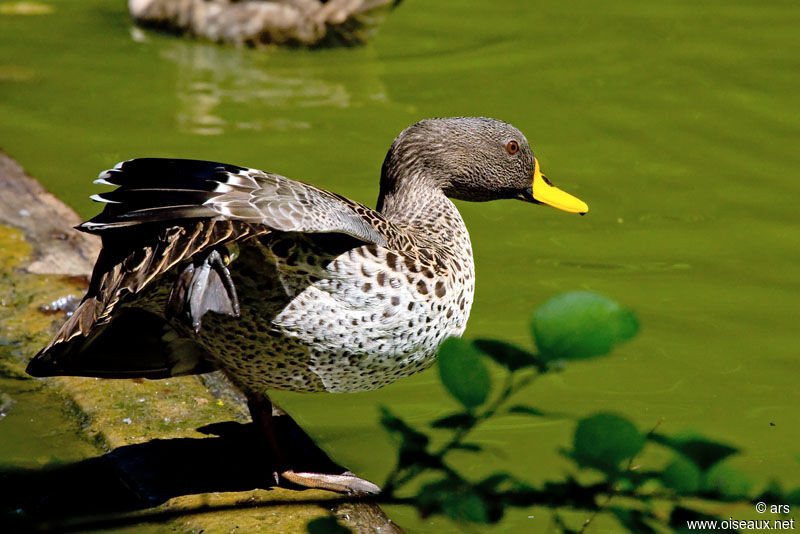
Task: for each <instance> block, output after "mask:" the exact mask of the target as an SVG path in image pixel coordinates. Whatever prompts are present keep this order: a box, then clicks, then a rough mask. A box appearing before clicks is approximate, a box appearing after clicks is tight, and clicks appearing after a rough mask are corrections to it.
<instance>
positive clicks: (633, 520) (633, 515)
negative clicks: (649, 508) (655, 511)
mask: <svg viewBox="0 0 800 534" xmlns="http://www.w3.org/2000/svg"><path fill="white" fill-rule="evenodd" d="M608 511H609V512H611V513H612V514H614V516H615V517H616V518H617V521H619V522H620V523H621V524H622V525H623V526H624V527H625V528H627V529H628V532H637V533H639V534H650V533H655V532H656V531H655V530H654V529H653V527H651V526H650V524H648V523H647V521H646V519H649V517H648V516H647V515H646V514H645V513H644V512H642V511H641V510H635V509H630V508H620V507H615V506H612V507H610V508H609V509H608Z"/></svg>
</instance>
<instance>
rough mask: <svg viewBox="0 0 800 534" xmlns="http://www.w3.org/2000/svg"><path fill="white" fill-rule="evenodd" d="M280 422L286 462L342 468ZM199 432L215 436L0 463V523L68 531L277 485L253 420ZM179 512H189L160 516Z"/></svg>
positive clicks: (325, 469)
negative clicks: (24, 465)
mask: <svg viewBox="0 0 800 534" xmlns="http://www.w3.org/2000/svg"><path fill="white" fill-rule="evenodd" d="M278 419H279V420H280V419H284V418H278ZM287 419H288V418H287ZM280 423H281V424H282V425H283V426H284V428H283V429H281V433H280V435H281V436H282V437H287V439H292V444H291V446H288V447H286V449H285V450H287V451H292V453H293V457H292V458H289V460H290V461H291V462H293V463H294V462H297V463H296V464H295V465H297V468H298V469H301V470H316V471H323V472H331V473H340V472H342V471H344V469H343V468H342V467H340V466H338V465H336V464H335V463H334V462H333V461H331V460H330V459H329V458H328V457H327V456H325V454H324V453H322V451H321V450H320V449H319V448H317V447H316V445H314V444H313V442H311V440H310V438H308V437H307V436H306V435H305V434H303V433H302V431H299V427H297V426H296V424H295V423H294V421H291V420H288V421H280ZM286 427H288V428H286ZM292 427H294V428H292ZM295 429H296V430H297V431H299V434H298V433H297V432H296V431H295ZM198 431H200V432H202V433H204V434H208V435H211V436H214V437H208V438H179V439H168V440H160V439H155V440H151V441H148V442H146V443H140V444H135V445H126V446H123V447H118V448H117V449H115V450H113V451H111V452H109V453H107V454H104V455H103V456H99V457H96V458H90V459H87V460H83V461H80V462H77V463H73V464H68V465H58V464H57V465H53V464H51V465H47V466H44V467H42V468H33V469H31V468H28V469H20V468H12V469H2V468H0V502H2V504H0V523H2V524H4V525H8V526H11V530H10V531H14V532H17V531H37V530H39V531H50V530H57V531H61V530H72V529H70V528H68V527H69V525H70V524H71V523H73V522H75V521H77V522H79V523H82V524H84V525H86V526H88V524H90V523H92V518H102V517H109V516H113V515H120V514H126V513H130V512H135V511H140V510H146V509H148V508H152V507H154V506H157V505H159V504H162V503H164V502H166V501H168V500H169V499H171V498H173V497H178V496H182V495H192V494H200V493H210V492H236V491H247V490H252V489H256V488H263V489H269V488H271V487H273V486H275V479H274V477H273V474H272V473H273V471H274V470H275V468H276V465H275V463H274V461H273V459H272V458H270V457H269V456H268V454H269V452H268V449H267V448H266V447H264V446H263V445H261V442H259V441H258V440H256V439H253V437H254V436H255V435H256V431H255V429H254V428H253V425H252V424H241V423H236V422H226V423H216V424H212V425H207V426H204V427H202V428H199V429H198ZM265 455H266V456H265ZM282 482H283V481H282ZM293 489H302V488H296V487H294V488H293ZM281 503H282V501H276V503H275V504H281ZM181 513H186V512H181V511H174V512H170V513H167V514H164V515H165V516H171V517H174V516H177V515H180V514H181ZM168 518H169V517H164V519H168ZM87 520H88V523H87ZM105 522H106V521H100V522H99V523H105ZM112 522H113V521H112ZM125 522H127V521H122V523H125ZM97 526H100V524H98V525H97ZM106 526H107V525H106ZM7 532H8V531H7Z"/></svg>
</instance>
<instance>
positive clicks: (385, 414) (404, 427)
mask: <svg viewBox="0 0 800 534" xmlns="http://www.w3.org/2000/svg"><path fill="white" fill-rule="evenodd" d="M381 424H382V425H383V427H384V428H385V429H386V430H388V431H389V432H392V433H395V434H399V435H400V437H401V439H402V441H403V445H404V446H408V447H411V448H417V449H425V447H427V446H428V439H429V438H428V436H426V435H425V434H423V433H422V432H420V431H418V430H415V429H414V428H412V427H410V426H408V424H406V422H405V421H403V420H402V419H400V418H399V417H397V416H395V415H394V414H392V413H391V412H390V411H389V410H387V409H386V408H384V407H381Z"/></svg>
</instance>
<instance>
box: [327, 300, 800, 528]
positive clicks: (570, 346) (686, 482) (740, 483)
mask: <svg viewBox="0 0 800 534" xmlns="http://www.w3.org/2000/svg"><path fill="white" fill-rule="evenodd" d="M638 328H639V327H638V321H637V319H636V317H635V315H634V313H633V312H632V311H630V310H628V309H626V308H624V307H623V306H621V305H620V304H618V303H617V302H615V301H613V300H611V299H609V298H607V297H604V296H602V295H598V294H596V293H592V292H571V293H566V294H563V295H560V296H557V297H555V298H553V299H552V300H550V301H548V302H547V303H545V304H544V305H542V306H541V307H539V308H538V309H537V310H536V311H535V313H534V314H533V316H532V318H531V330H532V335H533V338H534V342H535V346H536V351H535V352H532V351H529V350H526V349H524V348H520V347H518V346H515V345H512V344H510V343H506V342H504V341H499V340H494V339H478V340H474V341H472V342H470V341H466V340H463V339H449V340H447V341H446V342H445V343H444V344H443V345H442V347H441V349H440V351H439V359H438V365H439V374H440V377H441V381H442V384H443V385H444V387H445V388H446V389H447V391H448V392H449V393H450V395H451V396H452V397H454V398H455V399H456V400H457V401H458V402H459V404H460V405H461V407H460V409H459V410H458V411H456V412H454V413H451V414H449V415H447V416H445V417H442V418H439V419H437V420H436V421H433V422H431V423H430V424H429V426H430V428H431V429H444V430H446V431H448V432H450V435H449V439H447V440H446V441H445V443H444V444H443V445H439V446H433V445H432V444H433V443H434V440H433V439H432V436H431V432H430V431H429V430H427V429H421V428H414V427H413V426H412V425H410V424H408V423H407V422H406V421H404V420H403V419H401V418H400V417H398V416H397V415H395V414H393V413H392V412H391V411H390V410H388V409H386V408H383V409H382V415H381V422H382V424H383V426H384V428H386V430H387V431H388V432H390V433H391V434H393V435H394V436H395V437H397V438H398V452H397V464H396V467H395V468H394V469H393V470H392V472H391V473H390V475H389V477H388V480H387V481H386V483H385V484H384V489H383V493H382V495H381V496H380V497H379V499H378V500H379V502H384V503H400V504H406V505H411V506H414V507H415V508H416V509H417V510H418V511H419V513H420V514H421V515H422V516H423V517H426V516H432V515H436V514H440V515H444V516H447V517H449V518H451V519H454V520H456V521H461V522H469V523H477V524H485V523H496V522H499V521H501V520H502V518H503V516H504V514H505V512H506V511H507V510H508V509H510V508H520V507H521V508H527V507H532V506H538V507H545V508H547V509H549V510H551V511H552V521H553V525H554V528H553V529H552V530H554V531H557V532H559V531H560V532H564V533H571V532H583V531H585V530H587V529H588V528H590V526H591V524H592V523H593V521H594V520H595V518H596V517H597V516H598V515H600V514H608V515H611V516H613V517H614V518H616V521H617V522H618V523H619V524H620V525H621V528H623V529H625V530H627V531H630V532H661V531H664V530H675V531H682V530H686V529H687V528H689V522H691V521H706V520H708V521H714V520H717V521H718V523H717V527H716V528H718V529H719V528H720V527H723V528H722V529H723V530H725V529H724V527H725V523H724V521H726V520H728V526H731V525H733V523H732V522H731V521H732V519H731V518H727V516H726V517H725V518H716V517H714V515H713V514H712V513H710V512H709V510H710V509H712V508H713V506H715V505H717V506H718V505H719V504H720V503H752V504H755V503H758V504H759V506H760V505H763V504H764V503H781V504H783V505H784V506H785V508H783V509H778V510H777V511H776V512H775V513H778V514H781V513H782V514H783V515H777V516H770V517H769V520H770V521H772V520H775V521H781V520H786V521H789V519H788V516H787V515H786V514H787V513H788V512H789V510H790V508H789V505H793V504H798V503H800V488H798V489H795V490H793V491H790V492H785V491H783V490H782V489H781V486H780V484H778V483H775V482H773V483H772V484H771V485H770V487H769V488H768V489H766V490H763V491H761V492H753V491H750V487H751V484H750V482H749V481H748V480H747V479H746V477H744V475H742V474H740V473H739V472H737V471H735V470H734V469H733V468H731V467H729V466H728V465H727V464H726V463H725V462H724V461H725V460H726V459H727V458H729V457H730V456H732V455H734V454H736V453H737V452H738V450H737V449H736V448H735V447H732V446H729V445H727V444H724V443H719V442H717V441H715V440H713V439H709V438H706V437H703V436H701V435H694V434H692V435H687V434H678V435H667V434H663V433H661V432H659V431H658V430H659V429H658V427H659V424H658V423H657V422H656V424H655V425H654V426H653V428H652V429H650V431H648V432H644V431H642V430H641V429H639V428H638V427H637V426H636V425H635V424H634V423H633V422H632V421H630V420H629V419H627V418H625V417H623V416H621V415H617V414H612V413H596V414H593V415H591V416H588V417H585V418H583V419H580V420H578V421H577V422H576V425H575V431H574V435H573V440H572V445H571V448H570V449H568V450H562V451H561V452H560V454H562V455H563V456H565V457H566V458H567V459H568V460H569V461H570V462H571V464H572V465H573V467H574V470H573V471H572V472H571V473H570V474H567V475H565V476H564V477H563V478H562V479H558V480H548V481H545V482H543V483H541V484H538V485H533V484H531V483H529V482H526V481H525V480H522V479H520V478H519V477H518V476H517V475H515V474H513V473H507V472H496V473H493V474H491V475H489V476H486V477H484V478H482V479H480V480H472V479H470V478H469V477H468V476H466V475H464V474H463V473H461V472H459V471H458V470H457V469H456V468H454V467H453V466H452V465H451V463H450V461H449V460H450V455H451V454H452V453H453V452H454V451H466V452H467V453H472V454H475V455H476V458H477V461H480V459H481V455H485V454H487V451H485V450H484V448H483V447H482V446H481V445H480V444H479V443H476V442H473V441H469V439H468V438H470V436H471V434H472V433H473V431H474V430H475V429H476V428H478V427H479V426H481V425H482V424H483V423H485V422H486V421H488V420H490V419H496V418H499V417H503V416H504V415H507V414H515V415H524V416H530V417H547V416H548V415H547V414H546V413H545V412H544V411H542V410H540V409H539V408H537V407H536V406H533V405H530V404H519V403H514V402H513V400H514V399H515V398H518V393H519V392H520V391H522V390H523V389H526V388H528V387H530V386H531V384H532V383H533V382H534V381H535V380H536V379H537V378H539V377H541V376H543V375H546V374H549V373H556V372H560V371H563V370H564V368H565V367H566V365H567V364H569V363H570V362H572V361H575V360H585V359H589V358H597V357H601V356H605V355H608V354H610V353H611V352H612V351H613V349H614V347H616V346H618V345H619V344H621V343H624V342H625V341H627V340H629V339H631V338H632V337H634V336H635V335H636V333H637V331H638ZM489 359H491V360H494V362H496V363H497V364H500V366H502V367H503V368H504V373H505V377H504V379H503V382H502V384H501V385H500V386H499V388H498V389H497V390H496V391H495V392H493V390H494V389H495V388H494V384H493V383H492V379H491V374H490V372H489V369H488V367H487V360H489ZM659 447H660V448H665V449H667V450H668V451H669V453H670V455H671V457H672V460H671V461H669V462H668V463H667V464H666V465H664V466H662V467H650V466H645V465H640V462H639V461H638V458H640V457H641V456H642V453H643V451H645V450H646V449H648V448H659ZM554 454H557V453H556V452H554ZM646 456H647V455H646ZM647 457H648V458H649V456H647ZM409 492H410V493H409ZM751 509H752V508H751ZM574 511H578V512H581V511H583V512H585V513H584V514H582V515H581V517H582V518H583V523H582V524H579V525H577V526H575V525H570V524H569V523H570V521H575V515H574V514H573V513H572V512H574ZM756 511H757V512H759V513H762V510H758V509H756ZM773 511H774V510H773ZM567 512H570V513H569V514H568V513H567ZM565 515H569V520H568V519H565ZM776 518H777V519H776ZM781 518H783V519H781ZM763 519H767V517H763ZM787 524H788V523H787ZM709 525H710V524H707V526H706V528H711V527H710V526H709ZM317 526H318V527H319V526H322V525H321V524H320V525H317ZM699 526H700V524H699V523H698V524H696V525H695V527H699ZM696 530H700V531H702V530H703V529H702V528H696Z"/></svg>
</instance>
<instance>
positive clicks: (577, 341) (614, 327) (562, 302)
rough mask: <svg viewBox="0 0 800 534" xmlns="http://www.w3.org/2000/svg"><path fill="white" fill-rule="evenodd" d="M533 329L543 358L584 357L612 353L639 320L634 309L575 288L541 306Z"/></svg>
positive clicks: (637, 325) (634, 328)
mask: <svg viewBox="0 0 800 534" xmlns="http://www.w3.org/2000/svg"><path fill="white" fill-rule="evenodd" d="M532 329H533V336H534V339H535V341H536V346H537V347H538V348H539V357H540V358H542V359H544V360H545V361H552V360H558V359H565V360H580V359H586V358H593V357H596V356H602V355H604V354H608V353H609V352H611V349H613V348H614V347H615V346H616V345H618V344H620V343H622V342H623V341H626V340H628V339H630V338H632V337H633V336H634V335H635V334H636V332H637V331H638V329H639V323H638V322H637V320H636V316H635V315H634V314H633V312H632V311H630V310H628V309H625V308H623V307H621V306H620V305H619V304H618V303H617V302H615V301H613V300H611V299H610V298H608V297H604V296H602V295H598V294H597V293H592V292H589V291H573V292H570V293H565V294H563V295H559V296H557V297H554V298H552V299H550V300H549V301H547V302H546V303H544V304H543V305H542V306H541V307H539V309H537V310H536V312H535V313H534V315H533V321H532Z"/></svg>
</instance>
